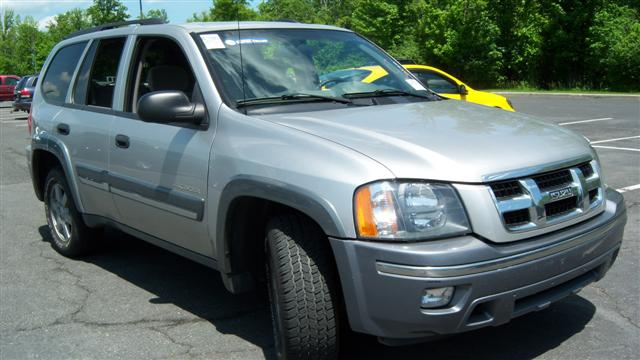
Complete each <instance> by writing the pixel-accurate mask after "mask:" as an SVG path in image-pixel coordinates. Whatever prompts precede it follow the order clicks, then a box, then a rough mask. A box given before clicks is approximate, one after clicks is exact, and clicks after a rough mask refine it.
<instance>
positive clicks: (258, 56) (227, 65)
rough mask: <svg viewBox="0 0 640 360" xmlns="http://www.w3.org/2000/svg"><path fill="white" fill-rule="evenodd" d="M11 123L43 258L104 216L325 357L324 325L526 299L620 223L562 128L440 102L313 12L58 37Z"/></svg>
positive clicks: (531, 301) (334, 331)
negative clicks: (27, 103) (239, 296)
mask: <svg viewBox="0 0 640 360" xmlns="http://www.w3.org/2000/svg"><path fill="white" fill-rule="evenodd" d="M372 67H376V69H377V71H384V76H381V77H380V78H379V79H377V80H375V81H373V82H369V81H365V80H366V79H364V78H363V76H366V74H367V73H369V72H368V71H362V70H363V69H371V68H372ZM30 119H31V120H30V125H31V127H30V134H31V144H30V145H29V146H28V147H27V159H28V162H29V167H30V169H31V175H32V179H33V186H34V189H35V192H36V194H37V196H38V198H39V199H41V200H43V201H44V204H45V212H46V218H47V221H48V223H49V227H50V229H51V233H52V238H53V241H52V243H53V247H54V248H55V249H56V250H57V251H58V252H60V253H61V254H63V255H66V256H71V257H76V256H80V255H82V254H85V253H86V252H87V251H89V250H90V249H91V246H92V244H93V243H94V240H95V238H96V237H97V236H98V234H97V231H98V230H99V229H100V228H101V227H103V226H105V225H109V226H114V227H116V228H118V229H120V230H122V231H124V232H127V233H130V234H133V235H135V236H137V237H140V238H142V239H144V240H146V241H149V242H151V243H153V244H156V245H158V246H161V247H163V248H165V249H168V250H170V251H173V252H175V253H177V254H180V255H182V256H185V257H187V258H190V259H193V260H194V261H197V262H199V263H201V264H204V265H206V266H209V267H211V268H214V269H217V270H219V271H220V273H221V275H222V279H223V280H224V284H225V286H226V287H227V289H228V290H229V291H231V292H233V293H241V292H246V291H250V290H254V289H257V288H260V287H263V286H264V287H266V288H268V289H269V294H270V302H271V309H272V314H273V325H274V326H273V328H274V333H275V339H276V349H277V352H278V354H279V356H280V357H281V358H286V359H333V358H336V357H337V355H338V351H339V349H338V344H339V342H338V337H339V334H340V329H343V328H344V329H348V328H350V329H352V330H354V331H356V332H361V333H367V334H371V335H374V336H377V337H378V338H379V339H380V341H381V342H383V343H386V344H403V343H407V342H415V341H420V340H424V339H426V338H429V337H432V336H435V335H440V334H452V333H459V332H463V331H468V330H473V329H478V328H481V327H484V326H495V325H499V324H503V323H506V322H508V321H510V320H511V319H513V318H515V317H517V316H520V315H523V314H526V313H528V312H531V311H536V310H540V309H543V308H545V307H547V306H548V305H549V304H550V303H552V302H554V301H556V300H558V299H561V298H563V297H565V296H568V295H570V294H573V293H576V292H577V291H579V290H580V289H581V288H582V287H584V286H586V285H587V284H589V283H591V282H593V281H597V280H599V279H601V278H602V277H603V276H604V274H605V273H606V272H607V270H608V269H609V268H610V266H611V265H612V263H613V262H614V260H615V259H616V255H617V253H618V250H619V248H620V244H621V241H622V234H623V229H624V225H625V222H626V212H625V206H624V203H623V198H622V196H621V195H620V194H619V193H617V192H616V191H614V190H613V189H611V188H609V187H607V186H606V185H605V183H604V181H603V175H602V172H601V168H600V164H599V162H598V158H597V155H596V153H595V151H594V150H593V149H592V148H591V147H590V146H589V143H588V141H587V140H585V139H584V138H583V137H581V136H579V135H577V134H574V133H572V132H570V131H567V130H565V129H562V128H560V127H557V126H553V125H549V124H545V123H543V122H541V121H538V120H536V119H533V118H531V117H528V116H525V115H522V114H512V113H509V112H506V111H502V110H499V109H494V108H489V107H483V106H479V105H473V104H468V103H464V102H460V101H454V100H446V99H443V98H441V97H440V96H438V95H436V94H434V93H433V92H431V91H430V90H429V89H425V88H424V87H423V85H422V84H421V83H420V82H419V81H418V80H417V79H415V78H414V77H413V76H412V75H411V74H410V73H409V72H407V71H406V70H405V69H404V68H403V67H402V66H401V65H400V64H399V63H398V62H396V61H395V60H394V59H393V58H391V57H390V56H389V55H387V54H386V53H385V52H383V51H382V50H381V49H380V48H378V47H377V46H375V45H374V44H372V43H371V42H369V41H367V40H366V39H364V38H362V37H361V36H359V35H357V34H355V33H353V32H351V31H348V30H345V29H340V28H335V27H330V26H321V25H306V24H295V23H286V22H282V23H278V22H246V23H236V22H232V23H202V24H187V25H167V24H158V23H157V22H155V21H148V20H147V21H136V22H129V23H122V24H112V25H109V26H103V27H99V28H95V29H91V30H88V31H84V32H83V33H80V34H74V35H72V36H70V37H69V38H67V39H65V40H64V41H62V42H61V43H59V44H58V45H57V46H56V47H55V48H54V49H53V51H52V52H51V55H50V56H49V58H48V59H47V61H46V64H45V66H44V68H43V71H42V74H41V77H40V81H39V83H38V85H37V89H36V92H35V97H34V100H33V111H32V113H31V117H30ZM343 326H344V327H343Z"/></svg>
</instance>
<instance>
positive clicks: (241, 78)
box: [236, 5, 247, 112]
mask: <svg viewBox="0 0 640 360" xmlns="http://www.w3.org/2000/svg"><path fill="white" fill-rule="evenodd" d="M236 19H237V22H238V50H239V51H240V82H241V83H242V101H243V102H244V101H246V100H247V93H246V92H245V87H244V64H243V62H242V36H240V5H238V6H237V7H236ZM245 112H246V109H245Z"/></svg>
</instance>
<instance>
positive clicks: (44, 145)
mask: <svg viewBox="0 0 640 360" xmlns="http://www.w3.org/2000/svg"><path fill="white" fill-rule="evenodd" d="M38 151H44V152H48V153H50V154H52V155H53V156H55V157H56V158H57V159H58V162H60V164H61V165H62V171H63V172H64V175H65V177H66V180H67V184H68V185H69V188H70V189H71V192H72V194H73V201H74V203H75V205H76V209H78V211H79V212H80V213H84V212H85V211H84V206H83V205H82V201H81V200H80V191H79V190H78V183H77V181H76V176H75V171H74V169H73V165H72V164H71V158H70V157H69V150H68V149H67V147H66V146H65V145H64V143H63V142H62V141H60V140H59V139H56V138H54V137H51V136H49V135H47V134H46V133H40V134H37V135H35V136H33V137H32V138H31V169H30V170H31V174H32V176H31V179H32V181H33V186H34V188H35V189H36V195H38V198H40V194H42V196H44V189H39V188H40V185H39V184H37V181H38V178H39V176H38V172H37V170H36V169H37V168H38V164H37V163H36V161H35V160H36V153H37V152H38ZM40 200H43V199H40Z"/></svg>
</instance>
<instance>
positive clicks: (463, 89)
mask: <svg viewBox="0 0 640 360" xmlns="http://www.w3.org/2000/svg"><path fill="white" fill-rule="evenodd" d="M403 66H404V67H405V68H406V69H407V70H409V71H411V73H412V74H413V75H415V77H417V78H418V80H420V81H421V82H422V83H423V84H424V85H425V86H426V87H428V88H429V89H431V90H433V91H435V92H436V93H438V94H440V95H442V96H444V97H447V98H449V99H455V100H463V101H468V102H472V103H476V104H480V105H486V106H493V107H497V108H500V109H503V110H507V111H515V109H514V107H513V104H512V103H511V101H509V99H507V98H506V97H504V96H502V95H498V94H493V93H490V92H486V91H479V90H474V89H473V88H471V86H469V85H467V84H465V83H463V82H462V81H461V80H458V79H457V78H456V77H454V76H453V75H450V74H448V73H446V72H444V71H442V70H440V69H437V68H435V67H433V66H427V65H417V64H406V65H403Z"/></svg>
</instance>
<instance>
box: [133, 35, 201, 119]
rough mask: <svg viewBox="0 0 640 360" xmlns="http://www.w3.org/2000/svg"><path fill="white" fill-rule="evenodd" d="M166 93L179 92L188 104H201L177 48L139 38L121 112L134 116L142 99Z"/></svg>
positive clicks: (170, 42) (161, 39) (166, 42)
mask: <svg viewBox="0 0 640 360" xmlns="http://www.w3.org/2000/svg"><path fill="white" fill-rule="evenodd" d="M166 90H177V91H182V92H183V93H184V94H185V95H187V97H188V98H189V100H190V101H194V100H201V95H200V90H199V89H198V87H197V82H196V79H195V76H194V74H193V71H192V70H191V67H190V66H189V61H188V60H187V58H186V56H185V55H184V52H183V51H182V49H181V48H180V46H179V45H178V44H177V43H176V42H175V41H173V40H171V39H168V38H165V37H148V36H147V37H140V38H139V39H138V42H137V44H136V50H135V52H134V61H133V62H132V69H131V72H130V80H129V84H128V87H127V94H128V95H127V97H126V102H125V111H127V112H133V113H137V106H138V101H139V100H140V98H141V97H142V96H143V95H145V94H148V93H150V92H154V91H166ZM194 94H195V95H194ZM194 97H195V98H196V99H194Z"/></svg>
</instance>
